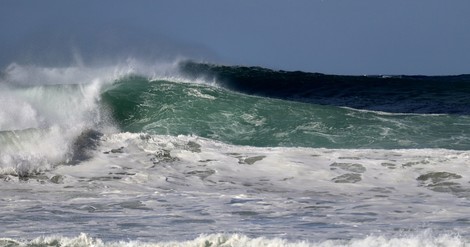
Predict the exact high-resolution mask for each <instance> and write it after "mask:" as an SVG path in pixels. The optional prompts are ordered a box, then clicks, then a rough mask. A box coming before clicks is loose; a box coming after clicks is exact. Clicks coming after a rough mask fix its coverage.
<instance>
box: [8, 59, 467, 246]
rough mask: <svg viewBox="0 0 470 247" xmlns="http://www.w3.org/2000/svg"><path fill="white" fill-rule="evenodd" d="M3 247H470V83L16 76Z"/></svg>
mask: <svg viewBox="0 0 470 247" xmlns="http://www.w3.org/2000/svg"><path fill="white" fill-rule="evenodd" d="M0 246H206V247H209V246H211V247H214V246H325V247H326V246H426V247H427V246H470V75H459V76H432V77H430V76H381V75H376V76H342V75H325V74H320V73H305V72H300V71H291V72H288V71H274V70H270V69H265V68H260V67H242V66H224V65H216V64H207V63H198V62H191V61H177V62H172V63H164V62H158V63H157V62H156V63H154V64H149V63H142V62H139V61H136V60H132V59H129V60H127V61H125V62H122V63H117V64H113V65H94V66H85V65H77V66H66V67H43V66H36V65H31V64H29V65H22V64H14V63H13V64H11V65H9V66H8V67H7V68H5V69H4V70H3V71H1V73H0Z"/></svg>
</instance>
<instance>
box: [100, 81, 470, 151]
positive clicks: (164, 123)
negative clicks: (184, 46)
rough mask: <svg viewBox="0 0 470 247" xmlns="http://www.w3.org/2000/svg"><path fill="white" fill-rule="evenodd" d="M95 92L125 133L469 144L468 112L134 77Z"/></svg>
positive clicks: (312, 143) (307, 143)
mask: <svg viewBox="0 0 470 247" xmlns="http://www.w3.org/2000/svg"><path fill="white" fill-rule="evenodd" d="M101 97H102V100H103V103H104V104H106V105H107V108H109V109H110V111H111V114H112V116H113V118H114V120H115V121H116V123H117V124H118V125H119V127H120V128H121V130H123V131H130V132H146V133H151V134H163V135H197V136H201V137H206V138H211V139H215V140H219V141H223V142H227V143H231V144H236V145H249V146H260V147H273V146H289V147H321V148H380V149H396V148H446V149H460V150H465V149H468V148H470V130H469V128H467V127H468V126H470V117H469V116H466V115H453V114H397V113H384V112H375V111H362V110H357V109H351V108H343V107H337V106H329V105H316V104H308V103H301V102H294V101H285V100H279V99H274V98H269V97H256V96H250V95H246V94H240V93H237V92H233V91H231V90H226V89H224V88H219V87H212V86H207V85H199V84H194V83H181V82H173V81H168V80H148V79H146V78H144V77H138V76H130V77H126V78H123V79H121V80H118V81H116V82H115V83H114V84H113V85H111V86H110V87H108V88H107V89H105V90H104V91H103V93H102V94H101Z"/></svg>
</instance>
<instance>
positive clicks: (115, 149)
mask: <svg viewBox="0 0 470 247" xmlns="http://www.w3.org/2000/svg"><path fill="white" fill-rule="evenodd" d="M103 153H104V154H109V153H113V154H122V153H124V147H120V148H114V149H111V150H110V151H106V152H103Z"/></svg>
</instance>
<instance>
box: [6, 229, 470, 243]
mask: <svg viewBox="0 0 470 247" xmlns="http://www.w3.org/2000/svg"><path fill="white" fill-rule="evenodd" d="M469 244H470V241H469V240H468V239H465V238H461V237H459V236H456V235H452V234H434V233H432V231H424V232H422V233H418V234H406V235H405V234H403V236H397V237H386V236H380V235H379V236H368V237H365V238H362V239H352V240H326V241H322V242H309V241H301V240H298V241H293V240H286V239H282V238H265V237H256V238H250V237H248V236H246V235H242V234H209V235H201V236H199V237H197V238H195V239H193V240H187V241H166V242H143V241H118V242H114V241H110V242H105V241H102V240H100V239H97V238H92V237H90V236H89V235H87V234H83V233H82V234H80V235H79V236H78V237H60V236H44V237H39V238H36V239H33V240H31V241H17V240H14V239H6V238H4V239H1V238H0V246H11V247H13V246H43V245H44V246H64V247H72V246H83V247H87V246H94V247H121V246H122V247H131V246H132V247H134V246H140V247H170V246H171V247H179V246H181V247H201V246H211V247H217V246H220V247H259V246H264V247H280V246H283V247H359V246H360V247H378V246H381V247H465V246H468V245H469Z"/></svg>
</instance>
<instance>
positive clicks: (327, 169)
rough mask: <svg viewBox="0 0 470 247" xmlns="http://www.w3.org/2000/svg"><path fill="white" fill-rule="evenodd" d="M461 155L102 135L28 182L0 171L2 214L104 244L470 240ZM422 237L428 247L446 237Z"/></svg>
mask: <svg viewBox="0 0 470 247" xmlns="http://www.w3.org/2000/svg"><path fill="white" fill-rule="evenodd" d="M468 160H470V153H469V152H468V151H452V150H444V149H421V150H418V149H417V150H361V149H356V150H354V149H345V150H342V149H314V148H256V147H248V146H234V145H228V144H224V143H221V142H217V141H213V140H210V139H205V138H200V137H197V136H159V135H148V134H131V133H118V134H105V135H104V136H103V137H102V138H101V139H100V145H99V146H98V148H97V150H95V151H93V158H92V159H90V160H87V161H83V162H81V163H79V164H76V165H74V166H68V165H62V166H58V167H56V168H55V169H52V170H49V171H46V172H45V173H43V175H41V176H40V177H34V176H32V177H30V180H29V181H28V183H21V182H20V183H18V182H17V181H18V180H17V178H15V177H13V176H9V175H4V176H3V180H4V181H3V182H1V180H0V182H1V183H2V200H0V207H2V208H4V209H5V210H7V209H8V210H9V211H8V212H10V214H11V215H19V214H20V213H21V217H16V216H15V220H14V221H5V223H4V224H2V225H1V226H0V232H3V233H4V235H3V236H7V237H14V238H18V237H21V236H25V235H28V236H38V234H41V233H42V231H43V224H42V223H41V222H43V221H42V220H39V221H37V219H42V217H44V220H46V219H47V221H48V222H53V224H49V226H48V231H49V232H56V233H58V234H63V235H64V236H71V235H74V234H76V233H77V232H89V231H90V229H94V231H96V233H97V234H99V236H103V240H104V241H107V242H106V243H107V244H108V242H109V241H111V240H124V239H126V238H130V239H135V240H141V241H150V240H152V239H154V237H155V236H156V235H155V234H156V233H157V232H158V239H161V240H164V241H170V240H175V236H176V235H177V236H178V238H177V239H176V240H178V241H180V240H181V239H191V238H194V236H195V235H194V234H200V233H213V232H219V231H221V230H222V231H224V232H228V233H240V234H245V235H247V236H254V237H259V236H264V237H265V238H268V239H272V238H275V237H282V236H283V237H285V238H287V239H302V240H308V241H316V240H319V239H330V238H338V237H339V236H340V237H341V238H344V239H352V240H351V241H350V242H346V245H344V246H362V244H369V243H370V245H371V246H374V243H381V244H376V245H375V246H380V245H385V246H387V244H388V245H389V246H396V245H398V244H400V243H406V241H408V242H409V243H410V246H414V245H412V244H416V246H420V245H419V243H427V242H423V241H425V240H426V237H423V236H421V235H419V237H417V235H416V236H414V237H412V238H411V240H410V238H408V237H403V238H395V237H393V238H388V237H387V236H395V235H396V234H399V233H400V232H402V231H411V232H416V231H421V230H425V229H428V228H430V229H435V230H436V231H438V232H448V233H455V234H462V235H463V236H465V237H468V232H469V231H468V230H470V229H469V227H468V225H467V224H468V223H467V222H468V221H470V219H469V218H468V206H469V203H468V198H469V191H470V188H469V179H470V178H469V177H468V175H467V174H470V171H469V169H470V168H469V167H468V166H467V165H466V164H467V162H468ZM19 189H21V191H24V193H23V192H21V193H19V192H18V190H19ZM37 194H41V197H37V196H36V195H37ZM18 197H20V198H21V200H19V201H18V200H16V198H18ZM38 205H40V206H38ZM37 207H40V209H38V208H37ZM38 210H39V211H38ZM64 215H66V216H67V220H64V219H63V216H64ZM38 217H39V218H38ZM23 225H28V227H27V228H23V227H22V226H23ZM12 230H14V231H12ZM123 231H125V234H123V233H122V232H123ZM175 232H177V234H176V233H175ZM339 232H340V233H339ZM175 234H176V235H175ZM384 234H385V235H384ZM466 234H467V235H466ZM368 235H370V236H376V237H365V236H368ZM377 236H382V237H377ZM427 237H428V239H433V240H429V241H431V242H429V244H434V243H437V242H435V241H437V240H438V239H442V238H441V237H442V236H439V237H438V236H436V235H430V236H427ZM358 239H359V240H358ZM449 239H450V238H449ZM249 241H252V242H251V243H253V245H256V244H257V243H259V244H261V245H263V243H261V242H256V241H257V240H254V239H251V240H249ZM253 241H254V242H253ZM413 241H414V242H413ZM420 241H421V242H420ZM426 241H428V240H426ZM432 241H434V242H432ZM439 241H441V240H439ZM446 241H447V240H446ZM449 241H450V240H449ZM455 241H457V240H455ZM178 243H179V242H178ZM284 243H290V242H284ZM327 243H334V244H338V243H341V242H324V243H323V242H322V244H323V246H328V245H326V244H327ZM347 244H350V245H347ZM279 245H280V246H282V245H283V244H282V243H281V244H279ZM229 246H230V245H229ZM234 246H238V245H234ZM332 246H335V245H332ZM340 246H341V245H340ZM365 246H367V245H365ZM421 246H434V245H421ZM444 246H445V245H444Z"/></svg>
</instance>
